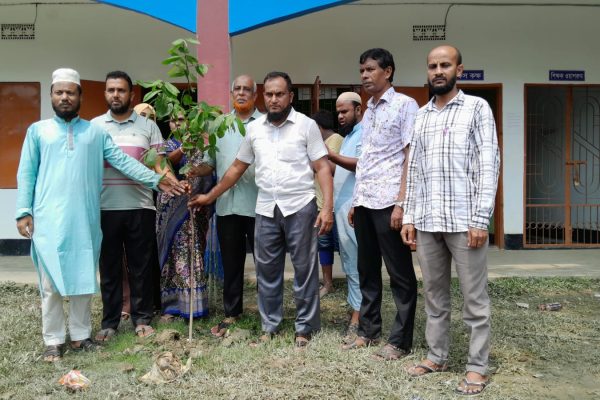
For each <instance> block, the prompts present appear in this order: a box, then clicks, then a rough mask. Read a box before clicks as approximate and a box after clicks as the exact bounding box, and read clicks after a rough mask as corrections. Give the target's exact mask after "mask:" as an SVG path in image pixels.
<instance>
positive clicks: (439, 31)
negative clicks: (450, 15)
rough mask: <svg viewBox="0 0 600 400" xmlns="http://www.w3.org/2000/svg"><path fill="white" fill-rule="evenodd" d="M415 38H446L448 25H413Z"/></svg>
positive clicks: (418, 39) (417, 39)
mask: <svg viewBox="0 0 600 400" xmlns="http://www.w3.org/2000/svg"><path fill="white" fill-rule="evenodd" d="M413 40H414V41H422V40H446V25H413Z"/></svg>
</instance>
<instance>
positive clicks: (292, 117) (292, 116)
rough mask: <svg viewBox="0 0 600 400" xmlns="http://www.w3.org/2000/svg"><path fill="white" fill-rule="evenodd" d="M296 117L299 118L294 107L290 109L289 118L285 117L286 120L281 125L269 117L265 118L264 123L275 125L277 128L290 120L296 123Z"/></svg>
mask: <svg viewBox="0 0 600 400" xmlns="http://www.w3.org/2000/svg"><path fill="white" fill-rule="evenodd" d="M296 118H298V113H297V112H296V110H294V107H292V108H291V110H290V113H289V114H288V116H287V118H286V119H285V121H283V124H281V125H279V126H275V125H273V124H272V123H270V122H269V120H268V119H267V118H265V120H264V121H263V124H264V125H270V126H273V127H275V128H281V127H283V126H284V125H285V124H287V123H288V122H290V123H292V124H295V123H296Z"/></svg>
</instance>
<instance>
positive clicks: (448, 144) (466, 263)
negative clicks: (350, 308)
mask: <svg viewBox="0 0 600 400" xmlns="http://www.w3.org/2000/svg"><path fill="white" fill-rule="evenodd" d="M427 71H428V72H427V74H428V82H429V87H430V89H431V91H432V92H433V94H434V97H433V98H432V99H431V101H430V102H429V103H428V104H427V105H425V106H424V107H423V108H421V109H420V110H419V112H418V113H417V117H416V120H415V129H414V134H413V138H412V141H411V144H410V149H411V151H410V157H409V163H408V178H407V190H406V198H405V201H404V202H403V203H402V204H401V206H402V208H403V210H404V217H403V221H402V222H403V226H402V231H401V235H402V239H403V241H404V242H405V243H406V244H416V245H417V256H418V257H419V264H420V266H421V271H422V273H423V286H424V294H425V310H426V313H427V326H426V331H425V336H426V340H427V344H428V346H429V353H428V354H427V358H426V359H425V360H423V361H422V362H421V363H419V364H417V365H414V366H412V367H410V368H409V369H408V373H409V374H410V375H412V376H421V375H425V374H427V373H431V372H441V371H444V370H445V369H446V366H447V362H448V351H449V344H450V310H451V301H450V265H451V261H452V259H454V261H455V265H456V272H457V275H458V279H459V281H460V288H461V291H462V294H463V297H464V307H463V321H464V322H465V324H466V325H467V327H468V330H469V332H470V334H471V340H470V343H469V355H468V361H467V366H466V376H465V378H464V379H463V380H462V381H461V382H460V384H459V385H458V386H457V388H456V392H458V393H459V394H464V395H473V394H478V393H480V392H481V391H483V389H485V386H486V385H487V383H488V379H489V378H488V362H489V361H488V359H489V352H490V299H489V296H488V293H487V248H488V224H489V220H490V218H491V217H492V213H493V210H494V197H495V195H496V187H497V183H498V173H499V169H500V154H499V151H498V139H497V137H496V125H495V123H494V116H493V115H492V111H491V109H490V106H489V105H488V104H487V103H486V101H485V100H483V99H481V98H478V97H474V96H468V95H465V94H464V93H463V92H462V91H461V90H459V89H458V88H457V87H456V79H457V77H460V74H461V73H462V71H463V65H462V56H461V54H460V52H459V51H458V49H456V48H454V47H452V46H440V47H437V48H435V49H433V50H432V51H431V52H430V53H429V56H428V57H427ZM417 239H418V240H417Z"/></svg>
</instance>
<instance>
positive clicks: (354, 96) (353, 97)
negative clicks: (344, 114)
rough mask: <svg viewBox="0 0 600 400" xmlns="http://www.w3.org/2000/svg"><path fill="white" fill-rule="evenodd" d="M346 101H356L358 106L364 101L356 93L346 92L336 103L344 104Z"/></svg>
mask: <svg viewBox="0 0 600 400" xmlns="http://www.w3.org/2000/svg"><path fill="white" fill-rule="evenodd" d="M345 101H355V102H357V103H358V104H362V99H361V98H360V95H359V94H358V93H356V92H344V93H342V94H340V95H339V96H338V98H337V101H336V103H343V102H345Z"/></svg>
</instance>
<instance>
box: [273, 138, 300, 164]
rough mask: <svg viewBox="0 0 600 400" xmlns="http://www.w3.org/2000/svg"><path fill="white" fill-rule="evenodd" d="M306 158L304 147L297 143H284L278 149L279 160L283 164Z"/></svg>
mask: <svg viewBox="0 0 600 400" xmlns="http://www.w3.org/2000/svg"><path fill="white" fill-rule="evenodd" d="M302 158H306V147H304V146H302V144H301V143H299V142H293V143H284V144H281V145H280V147H279V159H280V160H281V161H285V162H294V161H298V160H301V159H302Z"/></svg>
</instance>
